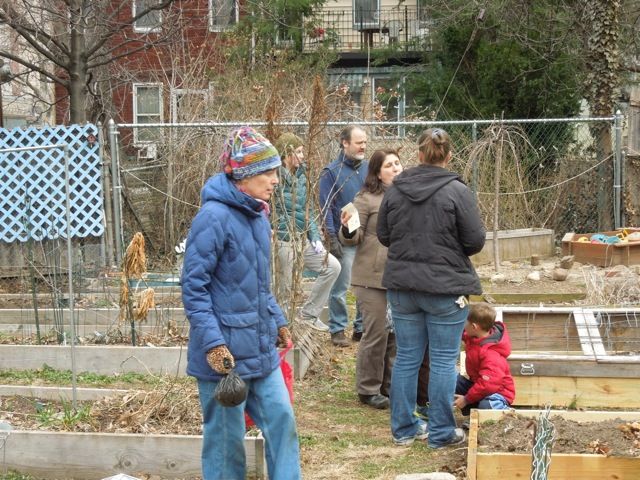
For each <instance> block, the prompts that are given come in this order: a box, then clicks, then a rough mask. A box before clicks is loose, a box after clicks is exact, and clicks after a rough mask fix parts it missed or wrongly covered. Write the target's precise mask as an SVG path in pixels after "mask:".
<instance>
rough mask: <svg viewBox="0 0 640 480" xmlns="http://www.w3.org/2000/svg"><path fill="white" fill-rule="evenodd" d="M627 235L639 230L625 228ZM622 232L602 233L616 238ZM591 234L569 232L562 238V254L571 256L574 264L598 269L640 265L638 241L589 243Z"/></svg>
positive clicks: (639, 245) (639, 244)
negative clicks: (584, 264) (587, 264)
mask: <svg viewBox="0 0 640 480" xmlns="http://www.w3.org/2000/svg"><path fill="white" fill-rule="evenodd" d="M624 230H626V232H627V233H633V232H640V229H636V228H627V229H624ZM622 232H623V230H622V229H620V230H613V231H608V232H602V233H601V234H602V235H605V236H607V237H611V236H616V235H618V234H621V233H622ZM592 235H594V234H593V233H573V232H569V233H566V234H565V235H564V237H563V238H562V254H563V255H573V256H574V257H575V260H576V262H580V263H589V264H591V265H596V266H598V267H611V266H613V265H627V266H629V265H637V264H640V241H633V242H620V243H612V244H608V243H591V241H590V239H591V236H592Z"/></svg>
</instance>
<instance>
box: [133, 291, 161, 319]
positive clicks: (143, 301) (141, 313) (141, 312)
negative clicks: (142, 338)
mask: <svg viewBox="0 0 640 480" xmlns="http://www.w3.org/2000/svg"><path fill="white" fill-rule="evenodd" d="M154 294H155V292H154V290H153V288H147V289H145V290H143V291H142V292H140V293H139V294H138V306H137V307H136V308H134V310H133V318H134V319H136V320H138V321H143V320H146V319H147V313H148V312H149V309H150V308H155V306H156V302H155V297H154Z"/></svg>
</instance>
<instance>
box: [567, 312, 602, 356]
mask: <svg viewBox="0 0 640 480" xmlns="http://www.w3.org/2000/svg"><path fill="white" fill-rule="evenodd" d="M585 315H586V313H585V312H584V311H582V309H579V308H577V309H575V310H574V311H573V320H574V322H575V324H576V330H577V331H578V336H579V337H580V346H581V347H582V352H583V353H584V354H585V355H589V356H594V355H595V353H594V350H593V345H592V343H591V336H590V333H591V332H590V331H589V329H588V328H587V321H586V319H585ZM598 337H600V333H598ZM602 354H603V355H604V352H602Z"/></svg>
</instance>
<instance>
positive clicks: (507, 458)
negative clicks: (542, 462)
mask: <svg viewBox="0 0 640 480" xmlns="http://www.w3.org/2000/svg"><path fill="white" fill-rule="evenodd" d="M476 470H477V474H476V477H475V478H476V480H496V479H528V478H529V477H530V475H531V455H530V454H516V453H496V454H488V453H479V454H478V455H477V466H476ZM638 478H640V459H637V458H620V457H605V456H603V455H577V454H563V453H555V454H552V456H551V465H550V467H549V475H548V477H547V479H548V480H576V479H580V480H607V479H611V480H614V479H615V480H638Z"/></svg>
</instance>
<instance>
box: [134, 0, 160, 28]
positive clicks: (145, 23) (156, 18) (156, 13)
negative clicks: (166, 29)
mask: <svg viewBox="0 0 640 480" xmlns="http://www.w3.org/2000/svg"><path fill="white" fill-rule="evenodd" d="M159 3H160V0H133V7H132V15H133V16H134V17H135V16H136V15H137V14H138V13H140V12H144V11H145V10H147V9H148V8H151V7H152V6H154V5H158V4H159ZM161 27H162V10H151V11H150V12H149V13H147V14H146V15H144V16H143V17H140V18H139V19H138V20H136V21H135V23H134V25H133V28H134V29H135V31H136V32H157V31H159V30H160V28H161Z"/></svg>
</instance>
